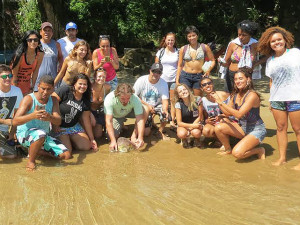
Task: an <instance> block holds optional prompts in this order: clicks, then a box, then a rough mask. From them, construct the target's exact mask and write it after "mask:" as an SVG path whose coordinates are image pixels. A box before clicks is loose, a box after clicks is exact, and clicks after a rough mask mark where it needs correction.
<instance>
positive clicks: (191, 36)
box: [186, 32, 198, 45]
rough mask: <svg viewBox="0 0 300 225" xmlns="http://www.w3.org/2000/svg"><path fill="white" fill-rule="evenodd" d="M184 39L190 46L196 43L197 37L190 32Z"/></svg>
mask: <svg viewBox="0 0 300 225" xmlns="http://www.w3.org/2000/svg"><path fill="white" fill-rule="evenodd" d="M186 37H187V39H188V41H189V42H190V44H191V45H192V44H196V43H197V41H198V35H197V34H196V33H195V32H190V33H189V34H188V35H187V36H186Z"/></svg>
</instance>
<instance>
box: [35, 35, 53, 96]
mask: <svg viewBox="0 0 300 225" xmlns="http://www.w3.org/2000/svg"><path fill="white" fill-rule="evenodd" d="M42 46H43V51H44V53H45V54H44V58H43V61H42V64H41V66H40V69H39V74H38V77H37V79H36V82H35V86H34V91H37V85H38V83H39V82H40V79H41V77H42V76H43V75H50V76H52V77H53V78H55V77H56V75H57V66H58V59H57V57H58V50H57V48H56V41H54V40H53V39H52V40H51V41H50V43H43V42H42Z"/></svg>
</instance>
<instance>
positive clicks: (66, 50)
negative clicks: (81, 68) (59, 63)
mask: <svg viewBox="0 0 300 225" xmlns="http://www.w3.org/2000/svg"><path fill="white" fill-rule="evenodd" d="M65 32H66V36H65V37H63V38H60V39H59V40H58V43H59V44H60V46H61V50H62V55H63V58H64V59H65V58H66V57H67V56H68V55H69V54H70V52H71V51H72V50H73V48H74V45H75V44H76V43H77V42H78V41H80V40H81V39H80V38H77V37H76V35H77V33H78V29H77V25H76V23H74V22H69V23H67V25H66V30H65Z"/></svg>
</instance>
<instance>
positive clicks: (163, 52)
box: [158, 48, 178, 63]
mask: <svg viewBox="0 0 300 225" xmlns="http://www.w3.org/2000/svg"><path fill="white" fill-rule="evenodd" d="M165 50H166V49H165V48H161V49H160V53H159V57H158V60H159V63H161V58H162V57H163V55H164V54H165ZM176 51H178V49H177V48H175V52H176Z"/></svg>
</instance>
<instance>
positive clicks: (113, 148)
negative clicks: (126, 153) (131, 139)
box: [109, 141, 118, 152]
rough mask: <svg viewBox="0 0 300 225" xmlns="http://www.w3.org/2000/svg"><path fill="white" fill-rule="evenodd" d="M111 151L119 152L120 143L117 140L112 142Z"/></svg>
mask: <svg viewBox="0 0 300 225" xmlns="http://www.w3.org/2000/svg"><path fill="white" fill-rule="evenodd" d="M109 151H111V152H117V151H118V144H117V142H116V141H112V142H110V145H109Z"/></svg>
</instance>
